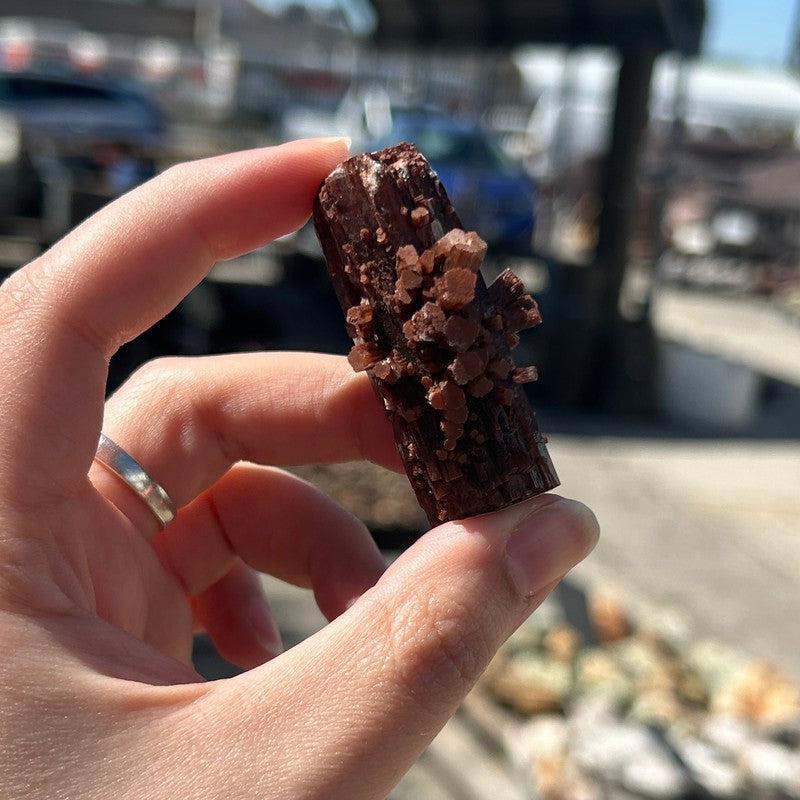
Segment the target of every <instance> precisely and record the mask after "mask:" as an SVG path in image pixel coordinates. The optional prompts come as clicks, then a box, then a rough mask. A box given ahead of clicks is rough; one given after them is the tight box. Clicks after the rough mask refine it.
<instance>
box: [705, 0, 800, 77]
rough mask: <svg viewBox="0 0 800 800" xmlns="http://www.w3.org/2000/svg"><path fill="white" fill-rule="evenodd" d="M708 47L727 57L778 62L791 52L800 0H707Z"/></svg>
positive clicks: (710, 52)
mask: <svg viewBox="0 0 800 800" xmlns="http://www.w3.org/2000/svg"><path fill="white" fill-rule="evenodd" d="M706 2H707V4H708V22H707V23H706V33H705V51H706V54H707V55H708V56H710V57H711V58H714V59H720V60H724V61H738V62H742V63H756V64H779V63H783V62H785V60H786V58H787V55H788V53H789V47H790V41H791V38H792V30H793V27H794V17H795V13H796V12H795V7H796V6H797V5H799V4H800V0H706Z"/></svg>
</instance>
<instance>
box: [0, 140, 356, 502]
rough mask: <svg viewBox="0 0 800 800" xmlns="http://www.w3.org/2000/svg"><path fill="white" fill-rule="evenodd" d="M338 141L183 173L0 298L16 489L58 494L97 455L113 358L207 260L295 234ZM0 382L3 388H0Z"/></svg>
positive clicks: (84, 231)
mask: <svg viewBox="0 0 800 800" xmlns="http://www.w3.org/2000/svg"><path fill="white" fill-rule="evenodd" d="M346 153H347V147H346V143H345V142H344V140H342V139H323V140H309V141H302V142H293V143H290V144H286V145H281V146H279V147H271V148H264V149H261V150H253V151H247V152H242V153H235V154H232V155H228V156H220V157H217V158H211V159H206V160H202V161H197V162H192V163H188V164H183V165H179V166H178V167H173V168H172V169H170V170H168V171H167V172H165V173H164V174H162V175H161V176H159V177H158V178H155V179H154V180H152V181H150V182H148V183H147V184H145V185H143V186H141V187H139V188H138V189H136V190H134V191H133V192H131V193H129V194H127V195H125V196H123V197H122V198H120V199H119V200H117V201H116V202H114V203H112V204H110V205H109V206H107V207H106V208H105V209H103V210H102V211H100V212H99V213H98V214H96V215H95V216H94V217H92V218H91V219H89V220H87V221H86V222H85V223H84V224H83V225H81V226H80V227H79V228H77V229H76V230H75V231H74V232H73V233H71V234H70V235H69V236H67V237H66V238H65V239H63V240H62V241H61V242H59V243H58V244H57V245H55V246H54V247H53V248H52V249H51V250H50V251H49V252H47V253H45V254H44V255H43V256H42V257H41V258H39V259H38V260H36V261H34V262H33V263H32V264H30V265H28V266H27V267H25V268H23V269H21V270H19V271H18V272H17V273H16V274H15V275H14V276H12V278H10V279H9V280H8V281H7V282H6V284H4V286H3V288H2V289H0V336H2V338H3V339H4V347H3V348H2V350H0V363H2V367H3V368H2V369H0V375H2V376H3V377H2V378H0V392H2V395H3V401H2V403H0V414H1V415H3V416H4V417H5V419H3V422H4V425H3V429H4V430H3V437H4V438H3V440H0V449H2V451H3V452H4V453H5V454H6V457H7V458H8V459H9V460H10V461H12V463H15V465H16V466H17V469H16V472H17V473H18V474H19V475H21V476H24V481H23V480H20V481H19V485H16V482H15V485H14V486H9V487H8V488H9V489H10V491H11V492H13V493H14V494H15V495H17V496H19V492H27V493H29V492H34V493H35V494H36V495H37V496H40V497H41V496H42V493H50V494H52V493H53V492H54V491H57V492H58V491H60V493H62V494H63V493H64V492H66V491H68V489H69V488H70V487H74V486H76V485H77V482H78V481H79V479H80V478H82V477H83V476H85V475H86V471H87V469H88V467H89V464H90V463H91V460H92V457H93V456H94V452H95V448H96V446H97V434H98V432H99V430H100V424H101V420H102V409H103V395H104V388H105V378H106V370H107V362H108V359H109V358H110V356H111V355H112V354H113V352H114V351H115V350H116V349H117V347H118V346H119V345H120V344H122V343H123V342H125V341H128V340H130V339H132V338H134V337H135V336H137V335H138V334H139V333H141V332H142V331H144V330H145V329H147V328H148V327H149V326H150V325H152V324H153V323H154V322H156V321H157V320H158V319H160V318H161V317H162V316H164V314H166V313H167V312H168V311H170V310H171V309H172V308H174V307H175V305H177V303H178V302H179V301H180V300H181V299H182V298H183V297H184V296H185V295H186V294H187V293H188V291H189V290H190V289H191V288H192V287H193V286H194V285H196V284H197V283H198V282H199V281H200V280H201V279H202V278H203V277H204V276H205V274H206V273H207V272H208V270H209V269H210V268H211V266H212V265H213V264H214V262H215V261H217V260H219V259H224V258H230V257H232V256H235V255H237V254H240V253H243V252H246V251H248V250H251V249H253V248H254V247H257V246H258V245H260V244H263V243H264V242H266V241H268V240H269V239H272V238H274V237H276V236H279V235H281V234H284V233H286V232H288V231H290V230H292V229H293V228H296V227H298V226H299V225H300V224H301V223H302V222H303V221H304V219H305V218H306V217H307V216H308V214H309V212H310V210H311V202H312V198H313V195H314V192H315V191H316V189H317V187H318V186H319V184H320V182H321V181H322V179H323V178H324V177H325V175H326V174H328V172H330V170H331V169H332V168H333V167H334V166H335V165H336V164H337V163H338V162H339V161H340V160H341V159H342V158H344V157H345V156H346ZM3 384H5V385H3Z"/></svg>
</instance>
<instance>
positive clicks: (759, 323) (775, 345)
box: [653, 287, 800, 386]
mask: <svg viewBox="0 0 800 800" xmlns="http://www.w3.org/2000/svg"><path fill="white" fill-rule="evenodd" d="M653 325H654V327H655V329H656V332H657V333H658V335H659V337H660V338H662V339H666V340H668V341H673V342H679V343H681V344H684V345H688V346H689V347H691V348H693V349H695V350H698V351H699V352H701V353H707V354H709V355H717V356H720V357H721V358H724V359H726V360H728V361H732V362H734V363H737V364H742V365H744V366H747V367H750V368H751V369H753V370H755V371H756V372H758V373H760V374H761V375H765V376H767V377H771V378H776V379H778V380H781V381H785V382H786V383H790V384H793V385H795V386H800V358H799V357H798V353H800V324H798V320H797V319H796V318H792V317H790V316H789V314H788V313H786V312H782V311H781V310H780V309H779V308H778V306H777V305H776V304H775V303H772V302H769V301H767V300H766V299H764V298H758V297H732V296H726V295H714V294H711V293H709V292H701V291H693V290H689V289H676V288H666V287H660V288H659V289H658V291H657V292H656V293H655V297H654V301H653Z"/></svg>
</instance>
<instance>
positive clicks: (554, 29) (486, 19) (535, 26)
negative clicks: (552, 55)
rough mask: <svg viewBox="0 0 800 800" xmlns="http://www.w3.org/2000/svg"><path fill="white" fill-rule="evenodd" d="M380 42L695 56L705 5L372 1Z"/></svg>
mask: <svg viewBox="0 0 800 800" xmlns="http://www.w3.org/2000/svg"><path fill="white" fill-rule="evenodd" d="M371 2H372V6H373V8H374V9H375V12H376V15H377V29H376V31H375V37H374V38H375V41H376V42H377V43H379V44H385V45H391V44H397V45H399V46H408V45H435V44H447V46H448V47H459V46H461V47H471V48H484V49H492V48H508V47H514V46H517V45H521V44H563V45H567V46H583V45H600V46H608V47H614V48H617V49H620V50H625V49H628V48H635V49H638V48H641V47H648V48H652V49H655V50H658V51H664V50H676V51H678V52H680V53H683V54H685V55H695V54H696V53H697V52H698V51H699V48H700V39H701V35H702V31H703V25H704V22H705V2H704V0H455V2H451V1H448V0H442V1H441V2H435V0H433V1H432V0H371Z"/></svg>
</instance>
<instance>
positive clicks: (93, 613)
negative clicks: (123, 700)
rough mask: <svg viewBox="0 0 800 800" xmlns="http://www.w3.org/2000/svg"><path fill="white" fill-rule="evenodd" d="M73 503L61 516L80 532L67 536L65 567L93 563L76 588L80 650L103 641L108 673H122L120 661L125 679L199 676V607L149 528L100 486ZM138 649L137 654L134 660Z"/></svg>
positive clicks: (170, 679)
mask: <svg viewBox="0 0 800 800" xmlns="http://www.w3.org/2000/svg"><path fill="white" fill-rule="evenodd" d="M67 503H68V505H67V506H66V507H65V508H63V509H62V510H61V511H60V512H59V515H60V516H61V518H62V519H64V520H69V522H68V523H67V525H68V527H69V528H72V530H67V531H61V532H60V536H61V537H63V540H66V541H70V542H72V543H73V544H72V545H71V547H70V549H69V551H67V552H63V550H62V555H61V558H63V564H62V565H61V566H62V567H63V568H65V570H67V569H69V568H70V567H71V566H72V565H75V564H85V565H86V569H85V570H84V571H83V574H81V577H80V582H79V585H78V586H75V587H73V589H72V598H71V600H72V601H73V602H74V603H75V605H77V606H78V607H79V608H80V610H81V611H84V612H86V615H80V616H79V618H78V619H79V624H77V625H76V626H75V627H74V630H73V631H72V635H73V637H74V641H73V642H72V643H71V644H72V645H74V647H75V648H76V651H77V652H84V651H86V650H92V649H94V650H96V649H98V644H100V647H99V649H100V651H101V652H100V653H99V655H102V657H103V659H104V660H107V661H106V662H105V663H107V665H108V669H107V670H106V671H107V672H110V673H112V674H113V673H115V672H117V671H116V670H115V669H114V665H116V666H117V667H118V670H119V671H118V672H117V674H118V676H120V677H123V676H124V677H126V678H131V679H135V680H143V681H146V682H154V681H155V682H158V683H162V682H185V681H190V680H193V679H196V677H197V676H196V675H195V674H194V673H193V671H192V670H191V669H190V668H189V664H190V656H191V642H192V627H193V624H192V611H191V607H190V603H189V599H188V598H187V596H186V594H185V592H184V590H183V588H182V587H181V584H180V581H179V580H178V578H177V577H176V576H175V575H174V574H173V573H171V572H170V571H169V570H168V569H167V568H165V566H164V565H163V564H162V562H161V559H160V557H159V555H158V553H157V551H156V548H154V547H153V545H152V544H151V543H150V542H148V541H147V539H146V538H145V537H143V536H142V532H141V531H140V530H138V529H137V528H136V527H135V526H134V525H133V524H132V523H130V522H129V521H128V520H127V518H125V517H123V516H122V515H121V514H120V512H119V511H117V510H116V509H115V508H114V507H113V506H111V504H110V503H109V502H108V501H107V500H106V499H105V498H104V497H102V496H101V495H100V494H99V493H98V492H97V491H96V490H95V489H94V488H93V487H87V490H86V491H85V493H82V497H80V498H79V499H75V500H73V501H71V502H70V501H67ZM81 522H82V523H83V524H81ZM54 571H55V573H56V574H58V572H60V570H59V569H58V568H56V569H55V570H54ZM109 626H111V627H113V628H115V629H117V631H112V630H111V628H110V627H109ZM101 632H102V635H98V634H100V633H101ZM87 638H88V639H91V640H92V641H91V642H87V641H86V639H87ZM134 640H139V642H141V643H142V644H143V645H146V647H142V646H140V645H139V644H138V643H136V642H135V641H134ZM87 645H92V646H91V647H89V646H87ZM132 648H134V649H135V650H136V652H137V658H136V659H134V660H133V662H132V660H131V649H132ZM132 663H134V664H135V665H136V667H135V669H134V674H131V664H132ZM137 673H138V674H137Z"/></svg>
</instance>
